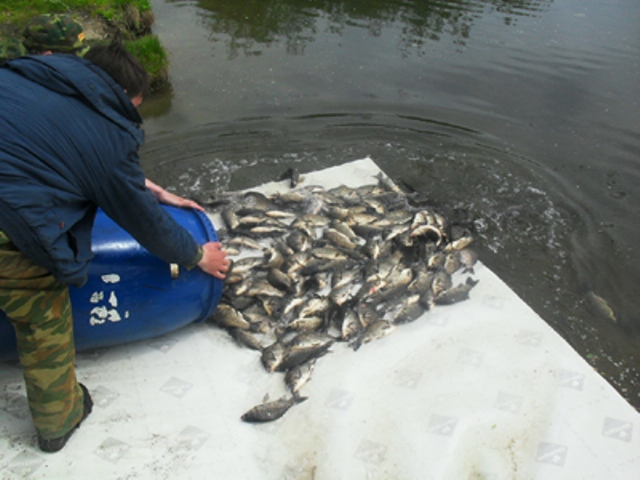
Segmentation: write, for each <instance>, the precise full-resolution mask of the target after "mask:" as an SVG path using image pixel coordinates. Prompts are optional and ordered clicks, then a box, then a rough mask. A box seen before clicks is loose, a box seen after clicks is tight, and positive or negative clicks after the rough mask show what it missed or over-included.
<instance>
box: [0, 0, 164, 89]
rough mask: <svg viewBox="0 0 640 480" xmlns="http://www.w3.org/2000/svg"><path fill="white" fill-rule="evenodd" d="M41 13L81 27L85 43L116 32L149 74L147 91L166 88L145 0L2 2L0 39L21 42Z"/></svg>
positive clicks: (161, 54)
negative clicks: (60, 16) (70, 19)
mask: <svg viewBox="0 0 640 480" xmlns="http://www.w3.org/2000/svg"><path fill="white" fill-rule="evenodd" d="M43 13H64V14H68V15H71V16H72V17H73V18H74V19H75V20H77V21H78V22H79V23H80V24H82V26H83V28H84V31H85V35H86V40H87V42H88V43H89V44H95V43H98V42H103V41H105V40H106V39H107V38H108V37H109V36H110V35H112V34H113V33H114V32H116V31H119V32H120V33H121V34H122V36H123V38H124V39H125V45H126V47H127V49H128V50H129V51H131V52H132V53H133V54H134V55H136V56H137V57H138V58H139V59H140V61H141V62H142V64H143V65H144V67H145V69H146V70H147V72H148V74H149V78H150V81H151V91H152V92H153V91H159V90H163V89H165V88H167V87H168V58H167V54H166V52H165V50H164V48H163V47H162V44H161V43H160V41H159V39H158V38H157V36H155V35H153V34H152V33H151V26H152V25H153V21H154V20H153V11H152V10H151V4H150V3H149V1H148V0H64V1H63V0H4V1H3V2H2V9H1V10H0V39H8V38H12V37H13V38H17V39H20V40H21V36H22V31H23V30H24V27H25V26H26V25H27V24H28V23H29V20H30V19H31V18H33V17H34V16H36V15H40V14H43Z"/></svg>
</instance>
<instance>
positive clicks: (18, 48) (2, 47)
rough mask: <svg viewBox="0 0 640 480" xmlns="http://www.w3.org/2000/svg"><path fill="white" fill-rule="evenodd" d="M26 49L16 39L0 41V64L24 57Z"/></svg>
mask: <svg viewBox="0 0 640 480" xmlns="http://www.w3.org/2000/svg"><path fill="white" fill-rule="evenodd" d="M27 53H29V52H27V49H26V48H25V47H24V45H23V44H22V42H21V41H20V40H18V39H16V38H9V39H7V40H3V41H0V62H4V61H5V60H11V59H12V58H17V57H22V56H23V55H26V54H27Z"/></svg>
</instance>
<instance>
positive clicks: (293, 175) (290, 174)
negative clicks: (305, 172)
mask: <svg viewBox="0 0 640 480" xmlns="http://www.w3.org/2000/svg"><path fill="white" fill-rule="evenodd" d="M278 180H280V181H282V180H289V186H290V187H291V188H296V187H297V186H298V183H300V172H299V171H298V169H297V168H294V167H289V168H287V170H286V171H285V172H284V173H283V174H282V175H280V177H278Z"/></svg>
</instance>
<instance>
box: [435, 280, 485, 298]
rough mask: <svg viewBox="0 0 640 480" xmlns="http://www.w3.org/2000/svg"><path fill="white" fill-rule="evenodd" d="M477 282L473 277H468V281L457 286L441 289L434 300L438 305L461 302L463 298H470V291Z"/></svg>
mask: <svg viewBox="0 0 640 480" xmlns="http://www.w3.org/2000/svg"><path fill="white" fill-rule="evenodd" d="M477 283H478V282H477V281H474V280H473V279H472V278H471V277H467V281H466V282H465V283H460V284H459V285H458V286H456V287H451V288H448V289H445V290H442V291H440V292H439V293H438V294H436V295H435V297H434V300H433V301H434V303H435V304H436V305H452V304H454V303H458V302H461V301H462V300H466V299H468V298H469V292H470V291H471V289H472V288H473V287H475V285H476V284H477Z"/></svg>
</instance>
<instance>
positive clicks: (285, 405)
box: [240, 395, 307, 423]
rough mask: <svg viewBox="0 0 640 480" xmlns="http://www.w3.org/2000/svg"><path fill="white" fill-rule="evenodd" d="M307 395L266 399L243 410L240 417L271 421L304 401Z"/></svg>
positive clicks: (250, 421) (250, 420) (253, 421)
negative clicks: (272, 399)
mask: <svg viewBox="0 0 640 480" xmlns="http://www.w3.org/2000/svg"><path fill="white" fill-rule="evenodd" d="M306 399H307V397H301V396H298V395H294V396H292V397H290V398H286V397H281V398H279V399H278V400H274V401H271V402H269V401H266V402H263V403H261V404H259V405H256V406H255V407H253V408H251V409H250V410H248V411H247V412H245V413H244V414H243V415H242V416H241V417H240V418H241V419H242V420H243V421H244V422H249V423H260V422H271V421H273V420H277V419H278V418H280V417H282V416H283V415H284V414H285V413H287V411H288V410H289V409H290V408H291V407H293V406H294V405H296V404H298V403H300V402H304V401H305V400H306Z"/></svg>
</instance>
